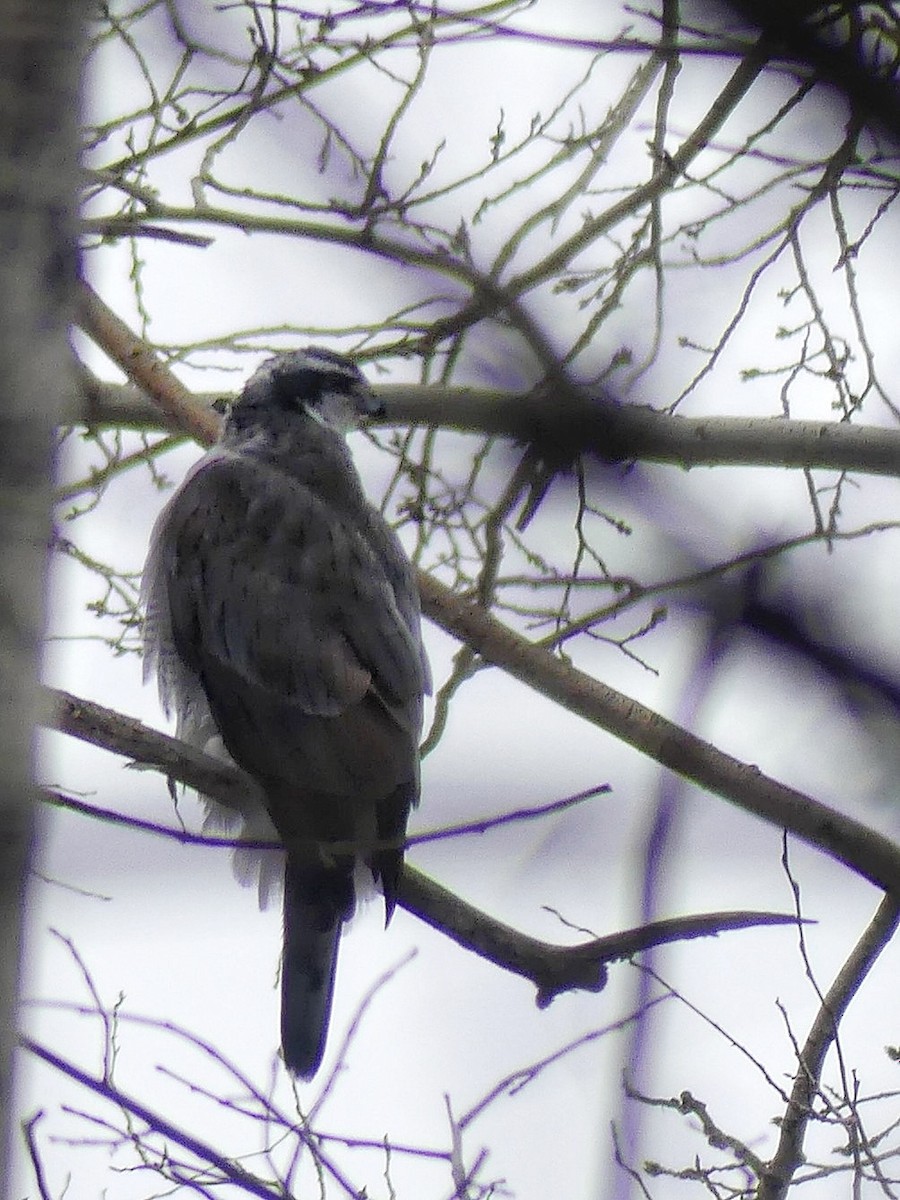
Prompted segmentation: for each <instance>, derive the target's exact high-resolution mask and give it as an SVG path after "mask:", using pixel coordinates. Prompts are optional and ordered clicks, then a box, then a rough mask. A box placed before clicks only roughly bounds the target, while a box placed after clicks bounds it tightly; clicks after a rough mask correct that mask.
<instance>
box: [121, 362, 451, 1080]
mask: <svg viewBox="0 0 900 1200" xmlns="http://www.w3.org/2000/svg"><path fill="white" fill-rule="evenodd" d="M379 411H380V406H379V402H378V401H377V399H376V397H375V395H374V394H373V392H372V391H371V389H370V388H369V386H368V384H367V383H366V381H365V379H364V378H363V376H362V374H361V373H360V372H359V370H358V369H357V368H356V367H355V366H354V365H353V364H352V363H351V362H350V361H349V360H348V359H346V358H344V357H342V356H341V355H338V354H334V353H331V352H330V351H327V350H322V349H319V348H316V347H310V348H308V349H306V350H299V351H296V352H295V353H291V354H284V355H280V356H278V357H276V358H271V359H269V360H268V361H267V362H265V363H264V364H263V365H262V366H261V367H260V368H259V370H258V371H257V372H256V373H255V374H254V375H253V376H252V378H251V379H250V380H249V382H248V383H247V385H246V387H245V388H244V390H243V392H242V393H241V396H240V397H239V399H238V400H237V401H236V402H235V404H234V405H233V407H232V408H231V411H230V413H229V415H228V417H227V419H226V422H225V426H224V430H223V433H222V436H221V439H220V441H219V442H218V443H217V444H216V445H215V446H214V447H213V448H212V449H211V450H210V451H209V452H208V453H207V454H206V455H205V456H204V457H203V458H202V459H201V460H200V461H199V462H198V463H197V464H196V466H194V468H193V469H192V470H191V471H190V472H189V473H188V475H187V477H186V479H185V481H184V483H182V485H181V487H180V488H179V489H178V490H177V491H176V492H175V494H174V495H173V496H172V498H171V500H170V501H169V503H168V504H167V505H166V507H165V509H164V510H163V512H162V513H161V515H160V517H159V519H158V520H157V522H156V526H155V528H154V530H153V535H152V539H151V543H150V552H149V555H148V558H147V563H146V566H145V568H144V581H143V597H144V605H145V622H144V674H145V678H146V677H148V676H149V675H150V674H152V673H153V672H154V671H155V672H156V675H157V677H158V682H159V691H160V698H161V701H162V705H163V708H164V709H165V710H166V712H167V713H170V712H171V711H172V710H173V709H174V711H175V714H176V716H177V731H178V734H179V736H180V737H182V738H183V739H184V740H186V741H188V742H190V743H191V744H193V745H195V746H199V747H201V748H204V749H206V750H208V751H210V752H216V750H219V752H220V753H221V752H222V751H223V750H224V752H225V753H226V754H227V755H228V756H230V758H231V759H233V760H234V762H235V763H237V765H238V766H239V767H241V768H242V769H243V770H244V771H245V772H246V773H247V774H248V775H249V776H250V777H251V779H252V780H253V781H254V782H255V784H256V785H257V789H258V790H252V789H251V791H252V794H251V795H249V797H248V800H247V802H246V809H245V811H244V812H243V813H242V814H241V816H242V817H243V836H245V837H247V836H250V837H252V838H255V839H259V838H260V837H265V836H266V834H267V832H272V826H274V831H277V835H278V837H279V838H280V840H281V842H282V843H283V844H284V847H285V850H286V857H285V859H284V957H283V962H282V973H281V1045H282V1051H283V1054H284V1061H285V1063H286V1065H287V1066H288V1068H289V1069H290V1070H291V1071H293V1072H295V1073H296V1074H298V1075H300V1076H303V1077H304V1078H311V1077H312V1076H313V1075H314V1074H315V1072H316V1070H317V1068H318V1067H319V1064H320V1063H321V1060H322V1054H323V1051H324V1047H325V1038H326V1034H327V1030H328V1018H329V1013H330V1009H331V998H332V992H333V987H334V973H335V964H336V958H337V948H338V942H339V939H340V933H341V926H342V924H343V923H344V922H345V921H346V920H347V919H348V918H349V917H350V916H351V914H352V913H353V910H354V904H355V887H356V878H357V877H358V874H359V873H358V872H357V867H358V866H359V865H360V864H364V865H365V866H366V867H368V868H369V870H370V871H371V873H372V875H373V876H374V878H375V880H376V881H380V884H381V888H382V891H383V893H384V901H385V910H386V919H387V920H390V917H391V913H392V911H393V908H394V905H395V902H396V897H397V887H398V882H399V875H400V870H401V866H402V861H403V850H402V846H403V838H404V833H405V830H406V823H407V819H408V817H409V812H410V808H411V807H412V806H413V805H414V804H416V803H417V801H418V797H419V753H418V744H419V737H420V734H421V727H422V704H423V696H424V695H425V694H427V693H428V692H429V691H430V688H431V681H430V676H429V669H428V661H427V658H426V655H425V650H424V647H423V645H422V637H421V630H420V617H419V597H418V592H417V589H416V585H415V579H414V575H413V569H412V566H411V564H410V562H409V559H408V558H407V557H406V554H405V553H404V551H403V548H402V547H401V545H400V542H399V541H398V539H397V537H396V535H395V534H394V532H393V531H392V530H391V529H390V527H389V526H388V525H387V523H386V522H385V520H384V518H383V517H382V516H381V514H380V513H379V512H378V511H377V509H375V508H374V507H373V506H372V505H371V504H369V502H368V501H367V500H366V497H365V495H364V493H363V490H362V485H361V483H360V479H359V476H358V474H357V472H356V469H355V467H354V465H353V460H352V458H351V456H350V451H349V449H348V447H347V443H346V440H345V434H346V433H347V432H348V431H349V430H350V429H352V428H355V427H356V426H358V424H359V422H360V418H362V417H364V416H366V415H374V414H377V413H378V412H379ZM208 803H209V805H210V807H211V808H213V810H215V808H216V806H215V804H214V802H212V801H209V802H208ZM224 815H225V816H226V817H227V814H224ZM233 816H234V814H232V817H233ZM269 861H270V862H271V858H270V859H269ZM263 891H265V878H263V881H262V882H261V893H262V892H263Z"/></svg>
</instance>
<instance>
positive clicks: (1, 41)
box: [0, 0, 86, 1194]
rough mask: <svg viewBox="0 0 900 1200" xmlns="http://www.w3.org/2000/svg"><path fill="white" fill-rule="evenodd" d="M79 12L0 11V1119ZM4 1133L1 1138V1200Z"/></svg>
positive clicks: (8, 1080) (59, 407) (63, 379)
mask: <svg viewBox="0 0 900 1200" xmlns="http://www.w3.org/2000/svg"><path fill="white" fill-rule="evenodd" d="M85 16H86V11H85V6H83V5H82V4H79V3H76V2H75V0H0V563H2V567H0V1115H2V1116H3V1117H4V1118H5V1119H8V1116H9V1113H10V1108H11V1106H10V1097H11V1091H12V1080H13V1071H12V1065H13V1054H14V1050H15V1045H16V1034H17V1024H16V996H17V979H18V970H19V963H20V959H21V917H22V899H23V895H24V889H25V881H26V873H27V869H28V860H29V853H30V849H31V842H32V815H31V814H32V766H33V729H34V724H35V720H34V718H35V715H36V708H37V678H38V666H39V656H40V643H41V636H42V633H43V611H44V577H45V570H46V557H47V555H46V548H47V542H48V535H49V531H50V515H49V514H50V467H51V452H52V451H51V448H52V443H53V436H54V431H55V428H56V425H57V424H58V422H59V419H60V415H61V413H62V412H63V406H64V403H65V402H66V400H67V397H68V394H69V392H70V390H71V370H70V367H69V360H70V356H69V351H68V341H67V330H68V325H69V322H70V318H71V305H72V297H73V288H72V283H73V279H74V274H75V272H74V262H75V257H74V248H73V247H74V242H73V227H74V226H73V207H74V196H75V191H76V187H77V166H76V163H77V152H76V145H77V142H76V119H77V113H78V89H79V79H80V73H81V65H82V59H83V52H82V26H83V24H84V19H85ZM12 1132H13V1131H12V1130H11V1129H9V1128H7V1129H4V1130H2V1133H0V1156H2V1157H0V1194H8V1192H9V1169H8V1166H9V1153H10V1147H11V1138H12Z"/></svg>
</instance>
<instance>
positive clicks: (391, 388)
mask: <svg viewBox="0 0 900 1200" xmlns="http://www.w3.org/2000/svg"><path fill="white" fill-rule="evenodd" d="M129 336H130V335H129ZM119 361H121V359H120V360H119ZM375 391H376V392H377V394H378V396H379V397H380V398H381V399H382V400H383V401H384V404H385V416H384V417H383V418H381V420H380V421H379V422H378V424H382V425H416V426H424V427H427V428H432V429H445V430H455V431H457V432H459V433H473V434H486V435H489V436H493V437H508V438H513V439H515V440H516V441H518V442H528V443H531V444H533V445H535V446H536V447H538V448H539V449H542V448H546V450H547V452H548V453H549V454H550V455H551V456H552V457H553V458H555V459H562V460H563V461H565V460H566V459H571V458H574V457H575V456H576V455H577V454H579V453H589V454H595V455H596V456H597V457H598V458H600V459H603V460H607V461H626V462H630V461H631V460H633V459H640V460H643V461H645V462H658V463H669V464H672V465H674V466H678V467H684V468H686V469H687V468H690V467H713V466H744V467H750V466H752V467H789V468H809V467H811V468H817V469H822V470H831V471H857V472H860V473H863V474H869V475H900V430H896V429H879V428H876V427H874V426H859V425H851V424H849V423H848V422H845V421H790V420H785V419H784V418H781V417H680V416H674V415H670V414H669V413H665V412H660V411H659V410H658V409H654V408H648V407H643V406H640V407H639V406H636V405H625V404H618V403H616V402H614V401H612V400H609V399H607V398H595V399H590V400H588V399H586V400H585V401H584V403H583V404H581V405H575V404H573V403H571V402H570V401H566V400H563V399H562V398H560V397H555V396H554V395H552V394H549V395H548V394H547V393H546V392H545V393H542V394H541V395H539V396H537V395H533V394H526V395H513V394H510V393H509V392H500V391H492V390H489V389H475V388H454V387H446V386H442V385H439V384H438V385H429V386H427V387H424V386H416V385H414V384H392V385H386V386H382V387H376V388H375ZM82 395H83V397H84V405H83V407H82V408H81V409H80V411H79V412H78V413H73V414H72V416H71V420H72V421H73V423H83V424H85V425H89V426H95V427H98V426H99V427H102V426H104V425H113V426H116V427H119V428H134V429H144V430H146V429H158V430H165V429H168V428H170V427H171V426H170V425H169V424H168V423H167V422H165V421H164V420H161V419H160V411H159V407H158V406H157V405H156V404H154V403H153V401H152V400H151V399H148V393H146V392H143V391H141V390H140V389H139V388H137V387H135V386H134V385H129V384H113V383H103V382H101V381H99V380H97V379H94V378H93V377H90V376H88V375H85V376H84V377H83V379H82ZM191 396H192V400H193V403H194V405H195V407H196V406H197V405H200V406H201V407H202V409H203V410H204V411H205V410H207V409H208V408H209V406H210V405H211V404H212V403H213V401H215V400H219V399H221V397H222V393H221V392H209V393H191ZM212 416H213V414H210V417H212ZM204 428H205V426H204ZM209 428H212V425H211V424H210V426H209ZM195 436H196V434H195ZM199 440H201V441H205V440H206V436H205V435H204V436H201V437H200V438H199Z"/></svg>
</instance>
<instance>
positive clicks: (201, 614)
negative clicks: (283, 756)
mask: <svg viewBox="0 0 900 1200" xmlns="http://www.w3.org/2000/svg"><path fill="white" fill-rule="evenodd" d="M164 517H165V519H164V522H163V524H162V525H161V527H160V528H159V529H158V530H157V531H156V532H155V535H154V540H153V546H152V549H151V554H150V558H149V560H148V561H149V563H150V564H151V566H150V568H149V569H150V571H151V573H152V576H153V578H152V580H151V581H150V583H149V584H148V589H147V590H148V621H149V622H151V623H152V622H154V621H156V623H157V624H158V625H159V626H160V633H159V634H157V636H156V641H157V645H156V648H155V653H156V655H157V656H161V655H162V654H163V653H164V652H165V649H164V647H163V646H161V645H159V644H158V643H160V642H161V641H165V637H166V634H167V633H169V631H170V633H171V639H172V641H173V642H174V643H175V644H176V646H177V649H178V653H179V655H180V656H181V657H182V659H183V660H184V661H185V662H187V663H188V665H189V666H191V667H192V668H193V669H195V670H196V667H197V665H198V664H196V663H195V661H194V659H195V658H196V657H197V656H198V655H199V656H203V657H206V656H212V657H213V658H215V659H217V660H219V661H220V662H221V663H222V664H224V665H227V666H228V667H229V668H230V669H231V670H233V671H235V672H236V673H237V674H238V675H240V676H241V677H243V678H244V679H246V680H247V682H248V683H250V684H252V685H254V686H258V687H260V688H262V689H264V690H267V691H270V692H272V693H274V694H276V695H278V696H280V697H281V698H282V699H283V700H285V701H287V702H289V703H291V704H293V705H296V706H297V707H298V708H299V709H300V710H302V711H303V712H306V713H309V714H315V715H319V716H331V715H336V714H338V713H340V712H343V711H345V710H346V709H347V708H348V707H350V706H351V705H353V704H355V703H358V701H359V700H360V699H361V698H362V696H363V695H364V694H365V693H366V691H368V689H369V688H370V687H371V686H374V687H375V688H376V689H377V691H378V692H379V693H380V694H383V695H384V696H385V697H387V698H388V699H389V700H390V701H391V702H396V703H401V704H402V703H404V702H406V701H408V700H410V699H412V698H414V697H417V696H420V695H421V694H422V692H423V690H424V689H425V687H426V685H427V680H426V679H425V677H424V668H423V663H422V653H421V645H420V639H419V636H418V630H417V629H416V628H415V627H411V625H410V623H409V621H408V618H406V617H404V615H403V613H402V612H401V608H400V606H399V605H398V601H397V596H396V593H395V587H399V586H400V582H401V581H398V580H396V579H394V580H392V579H391V578H390V577H389V570H392V564H391V565H390V566H389V565H388V564H386V563H385V562H384V561H383V559H382V558H381V556H380V555H379V553H378V550H377V548H376V547H373V546H372V545H371V544H370V542H369V541H368V540H367V538H366V536H365V532H364V530H362V529H360V528H359V527H358V526H356V525H355V524H354V523H353V522H352V520H350V519H347V518H345V517H344V516H343V515H342V514H340V513H335V512H334V511H333V510H330V509H329V507H328V505H327V504H326V503H325V502H324V501H322V500H321V499H320V498H319V497H318V496H317V495H316V494H315V493H314V492H312V491H311V490H310V489H308V488H306V487H303V486H302V485H300V484H298V483H296V482H295V481H293V480H290V479H288V478H286V477H284V476H283V475H281V474H280V473H278V472H276V471H272V470H271V469H269V468H267V467H266V466H265V464H260V463H257V462H256V461H254V460H253V459H251V458H249V457H241V456H237V455H232V456H223V455H216V454H212V455H209V456H207V458H206V459H205V460H201V463H200V464H198V467H197V468H196V469H195V471H194V472H193V473H192V474H191V475H190V476H189V477H188V479H187V480H186V481H185V483H184V484H183V485H182V488H181V489H180V491H179V492H178V493H177V494H176V495H175V497H173V499H172V501H171V502H170V505H169V507H168V509H167V510H166V513H165V514H164ZM407 586H408V585H407ZM160 592H162V595H160ZM402 603H403V606H404V607H407V608H408V597H406V596H404V597H403V600H402ZM160 614H162V617H160ZM151 636H152V635H151ZM198 673H199V672H198Z"/></svg>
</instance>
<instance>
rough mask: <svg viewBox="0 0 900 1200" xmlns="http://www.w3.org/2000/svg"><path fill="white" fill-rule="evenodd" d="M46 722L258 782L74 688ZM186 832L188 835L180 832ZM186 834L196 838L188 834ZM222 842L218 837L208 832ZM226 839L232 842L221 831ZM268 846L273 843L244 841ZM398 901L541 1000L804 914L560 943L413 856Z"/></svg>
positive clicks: (188, 777)
mask: <svg viewBox="0 0 900 1200" xmlns="http://www.w3.org/2000/svg"><path fill="white" fill-rule="evenodd" d="M44 719H45V723H46V724H48V725H51V726H52V727H54V728H56V729H59V730H61V731H62V732H64V733H68V734H70V735H71V736H72V737H77V738H79V739H80V740H82V741H86V742H90V743H91V744H92V745H94V746H99V747H101V748H102V749H104V750H109V751H110V752H112V753H114V754H123V755H127V756H128V757H130V758H132V759H133V760H135V761H137V762H139V763H142V764H143V765H145V766H149V767H155V768H156V769H158V770H160V771H164V772H165V773H166V774H167V775H168V776H169V778H170V779H177V780H178V781H179V782H181V783H185V784H187V785H188V786H189V787H193V788H196V789H198V790H200V791H203V792H204V793H205V794H207V795H210V796H212V797H214V798H215V799H216V800H217V801H219V802H220V803H222V804H225V805H226V806H228V807H235V806H237V807H240V803H239V802H240V799H241V797H242V796H246V792H247V789H248V788H253V787H254V786H255V785H254V784H253V782H252V780H249V779H248V778H247V777H246V776H245V775H244V774H243V773H242V772H241V771H239V770H238V769H237V768H236V767H233V766H228V765H227V764H225V763H222V762H219V761H218V760H216V759H214V758H211V757H209V756H208V755H205V754H203V753H202V752H201V751H199V750H195V749H193V748H192V747H190V746H187V745H185V744H184V743H183V742H179V741H177V740H176V739H175V738H172V737H169V736H168V735H167V734H164V733H159V732H158V731H157V730H155V729H149V728H148V727H147V726H146V725H143V724H142V723H141V722H140V721H136V720H134V719H132V718H130V717H124V716H122V715H121V714H120V713H116V712H112V711H111V710H110V709H107V708H104V707H103V706H102V705H99V704H94V703H93V702H92V701H89V700H81V699H78V697H76V696H72V695H70V694H69V693H67V692H57V691H51V690H49V689H48V690H47V691H46V703H45V718H44ZM67 807H69V808H72V809H73V810H76V811H79V812H82V813H84V814H85V815H96V816H99V817H101V818H102V819H105V820H114V819H119V820H121V822H122V823H123V824H127V825H130V826H133V827H136V828H140V829H141V830H143V831H145V832H152V833H162V834H164V835H165V836H178V832H177V831H170V830H165V829H161V828H159V827H155V826H153V825H151V824H150V823H149V822H139V821H136V820H135V819H133V818H131V817H127V816H123V817H119V815H118V814H115V813H111V812H108V811H106V810H99V811H98V812H96V813H93V812H92V809H91V806H90V805H87V804H79V805H76V804H74V803H73V802H67ZM179 840H182V839H179ZM183 840H191V841H193V840H196V839H194V838H193V836H192V835H186V837H185V838H184V839H183ZM202 840H203V841H204V842H206V843H207V844H209V843H212V844H217V843H218V841H219V840H218V839H202ZM221 844H226V845H230V844H231V841H230V840H225V839H222V843H221ZM242 844H244V845H246V846H258V847H259V848H260V849H265V848H267V846H268V844H267V843H246V842H245V843H242ZM399 902H400V904H402V905H403V907H404V908H406V909H407V910H408V911H409V912H411V913H413V914H415V915H416V916H418V917H420V918H421V919H422V920H423V921H425V922H426V923H427V924H429V925H431V926H432V927H433V928H434V929H437V930H439V931H440V932H442V933H444V934H446V935H447V936H448V937H450V938H452V940H453V941H455V942H456V943H457V944H458V945H460V946H463V947H465V948H466V949H468V950H472V951H473V952H474V953H476V954H479V955H481V956H482V957H483V958H487V959H488V960H489V961H490V962H492V963H494V964H495V965H496V966H499V967H502V968H503V969H504V970H507V971H511V972H513V973H514V974H516V975H521V976H523V977H524V978H526V979H529V980H530V981H531V982H532V983H534V985H535V987H536V988H537V989H538V1003H539V1004H540V1005H542V1006H543V1005H546V1004H548V1003H549V1002H550V1000H552V998H553V996H554V995H556V994H557V993H558V992H562V991H569V990H575V989H581V990H586V991H593V992H599V991H601V990H602V989H603V987H604V986H605V984H606V968H605V964H606V963H608V962H611V961H614V960H618V959H626V958H629V957H631V955H633V954H637V953H639V952H640V951H641V950H646V949H648V948H649V947H650V946H655V945H660V944H662V943H666V942H673V941H681V940H684V939H688V938H695V937H704V936H709V935H714V934H717V933H721V932H724V931H726V930H730V929H744V928H749V927H751V926H759V925H785V924H791V925H793V924H796V921H797V918H796V917H794V916H785V915H781V914H777V913H757V912H738V913H710V914H701V915H699V916H689V917H678V918H674V919H672V920H668V921H657V922H654V923H653V924H650V925H645V926H642V927H640V928H637V929H629V930H625V931H624V932H621V933H615V934H610V935H608V936H606V937H601V938H594V939H592V940H590V941H588V942H585V943H582V944H581V945H578V946H558V945H553V944H551V943H548V942H543V941H539V940H538V939H537V938H532V937H529V936H528V935H527V934H523V933H520V932H518V931H517V930H515V929H512V928H511V927H510V926H508V925H504V924H503V922H501V921H497V920H495V919H494V918H493V917H491V916H488V914H487V913H484V912H481V911H480V910H479V909H477V908H475V907H474V906H473V905H471V904H468V903H466V901H465V900H462V899H460V898H459V897H458V896H456V895H454V894H453V893H452V892H450V891H448V890H447V889H446V888H443V887H441V886H440V884H437V883H435V882H434V880H432V879H429V878H428V877H427V876H426V875H423V874H422V873H421V872H420V871H417V870H415V869H414V868H413V867H410V866H409V865H408V864H407V865H406V866H405V867H404V871H403V875H402V878H401V881H400V889H399Z"/></svg>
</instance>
